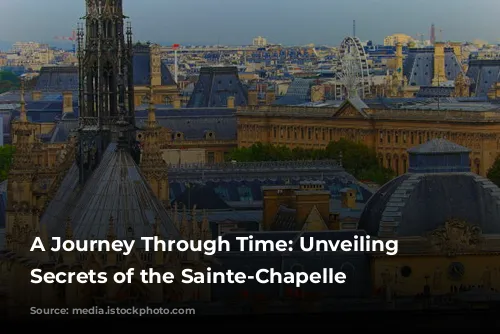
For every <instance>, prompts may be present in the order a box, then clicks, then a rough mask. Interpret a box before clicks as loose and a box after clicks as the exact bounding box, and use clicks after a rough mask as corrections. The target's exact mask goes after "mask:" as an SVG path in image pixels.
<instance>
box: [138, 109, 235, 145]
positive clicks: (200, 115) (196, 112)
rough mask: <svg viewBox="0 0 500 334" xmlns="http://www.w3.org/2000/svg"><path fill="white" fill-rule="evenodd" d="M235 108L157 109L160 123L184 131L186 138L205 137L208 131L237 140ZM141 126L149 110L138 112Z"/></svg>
mask: <svg viewBox="0 0 500 334" xmlns="http://www.w3.org/2000/svg"><path fill="white" fill-rule="evenodd" d="M235 113H236V110H235V109H225V108H224V109H221V108H205V109H204V108H200V109H188V108H186V109H170V110H161V109H160V110H157V111H156V120H157V122H158V124H159V125H160V126H162V127H165V128H167V129H171V130H172V131H173V132H174V134H173V135H174V136H175V133H176V132H180V133H183V135H184V139H186V140H200V139H204V138H205V135H206V134H207V132H209V131H210V132H212V133H213V134H214V135H215V139H216V140H236V139H237V121H236V116H235ZM136 120H137V121H136V124H137V126H138V127H139V128H141V127H142V126H143V125H144V122H145V121H146V120H147V111H139V112H137V113H136Z"/></svg>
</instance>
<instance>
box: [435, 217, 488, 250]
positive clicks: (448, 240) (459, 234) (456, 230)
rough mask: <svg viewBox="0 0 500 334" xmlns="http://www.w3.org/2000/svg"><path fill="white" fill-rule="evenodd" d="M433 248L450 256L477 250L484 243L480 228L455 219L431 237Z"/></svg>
mask: <svg viewBox="0 0 500 334" xmlns="http://www.w3.org/2000/svg"><path fill="white" fill-rule="evenodd" d="M429 240H430V242H431V244H432V246H433V247H435V248H437V249H438V250H439V251H441V252H443V253H446V254H448V255H449V256H453V255H457V254H460V253H464V252H468V251H473V250H477V249H478V247H479V246H480V245H481V243H482V232H481V229H480V228H479V226H473V225H470V224H467V223H466V222H463V221H460V220H457V219H453V220H450V221H448V222H446V223H445V225H444V226H443V227H441V228H438V229H437V230H435V231H433V232H431V233H430V235H429Z"/></svg>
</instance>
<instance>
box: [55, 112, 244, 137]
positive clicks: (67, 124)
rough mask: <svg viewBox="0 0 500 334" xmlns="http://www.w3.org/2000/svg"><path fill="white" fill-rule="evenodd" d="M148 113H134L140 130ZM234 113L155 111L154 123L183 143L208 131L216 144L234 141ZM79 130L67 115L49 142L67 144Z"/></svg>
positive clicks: (235, 129) (73, 118) (74, 121)
mask: <svg viewBox="0 0 500 334" xmlns="http://www.w3.org/2000/svg"><path fill="white" fill-rule="evenodd" d="M147 113H148V112H147V111H146V110H139V111H137V112H136V114H135V115H136V124H137V127H139V128H141V127H143V126H144V122H145V121H146V120H147V117H148V116H147ZM235 113H236V109H227V108H200V109H158V110H156V120H157V122H158V124H159V125H160V126H162V127H165V128H167V129H170V130H172V131H173V132H174V134H173V135H175V133H177V132H180V133H183V134H184V138H185V139H186V140H201V139H204V138H205V135H206V133H207V132H208V131H210V132H213V134H214V135H215V139H216V140H236V139H237V123H236V114H235ZM77 127H78V119H77V115H76V113H75V114H74V113H67V114H64V115H63V116H62V117H61V120H60V121H58V123H57V124H56V125H55V127H54V129H53V130H52V131H51V138H50V142H52V143H59V142H64V141H66V140H67V138H68V135H69V134H70V132H71V130H73V129H76V128H77Z"/></svg>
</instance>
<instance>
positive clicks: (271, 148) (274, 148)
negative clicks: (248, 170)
mask: <svg viewBox="0 0 500 334" xmlns="http://www.w3.org/2000/svg"><path fill="white" fill-rule="evenodd" d="M340 159H341V160H342V165H343V167H344V168H345V170H346V171H347V172H348V173H350V174H352V175H353V176H354V177H356V178H357V179H359V180H366V181H372V182H376V183H378V184H384V183H386V182H388V181H389V180H391V179H392V178H393V177H394V172H393V171H392V170H390V169H387V168H384V167H383V166H380V165H379V161H378V159H377V156H376V154H375V151H374V150H373V149H371V148H370V147H368V146H366V145H364V144H362V143H357V142H353V141H349V140H346V139H341V140H339V141H334V142H331V143H330V144H328V146H327V147H326V148H325V149H304V148H294V149H290V148H288V147H287V146H282V145H271V144H262V143H256V144H254V145H252V146H250V147H245V148H237V149H235V150H233V151H232V152H231V153H230V154H229V155H228V160H234V161H238V162H251V161H297V160H340Z"/></svg>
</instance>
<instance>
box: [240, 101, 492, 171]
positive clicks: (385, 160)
mask: <svg viewBox="0 0 500 334" xmlns="http://www.w3.org/2000/svg"><path fill="white" fill-rule="evenodd" d="M261 108H262V107H261ZM264 108H268V109H267V111H266V109H265V110H262V111H260V110H259V111H257V112H250V111H248V112H246V111H244V110H242V111H240V112H238V114H237V117H238V146H239V147H249V146H251V145H252V144H254V143H257V142H262V143H270V144H274V145H286V146H288V147H290V148H294V147H303V148H308V149H313V148H324V147H326V145H328V143H329V142H331V141H336V140H339V139H341V138H345V139H349V140H353V141H359V142H362V143H364V144H366V145H368V146H370V147H373V148H374V149H375V150H376V152H377V155H378V158H379V159H380V161H381V162H382V164H383V165H384V166H385V167H390V168H391V169H393V170H394V171H395V172H396V173H397V174H398V175H401V174H404V173H406V172H407V170H408V153H407V150H408V149H409V148H412V147H415V146H418V145H419V144H422V143H425V142H427V141H429V140H431V139H434V138H445V139H448V140H450V141H452V142H455V143H457V144H459V145H462V146H465V147H467V148H469V149H471V150H472V153H471V155H470V160H471V167H472V171H473V172H474V173H477V174H480V175H482V176H486V174H487V173H488V170H489V168H490V167H491V166H492V164H493V162H494V161H495V158H496V157H497V156H498V155H499V154H500V119H495V118H492V120H491V121H485V120H488V118H489V117H490V115H488V114H487V113H484V115H477V114H479V112H449V114H453V113H456V114H457V119H459V120H458V121H456V122H453V121H450V120H440V119H439V118H438V116H435V115H430V113H429V112H426V111H414V113H429V115H427V114H426V117H422V116H418V115H417V116H415V117H413V116H411V114H410V113H409V112H406V111H390V110H388V111H383V113H384V115H383V116H382V117H376V118H375V117H374V118H368V117H362V116H361V115H360V116H359V117H356V116H350V117H341V116H335V113H336V112H337V110H336V109H335V108H304V107H272V108H269V107H264ZM378 112H379V111H378V110H377V111H375V112H374V113H378ZM472 113H473V114H476V115H477V121H476V119H474V118H473V117H472V116H469V115H471V114H472ZM405 114H408V116H407V117H405ZM466 114H468V115H466ZM481 117H482V118H481ZM434 118H436V119H434ZM460 118H462V119H460ZM466 118H470V121H467V120H464V119H466Z"/></svg>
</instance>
